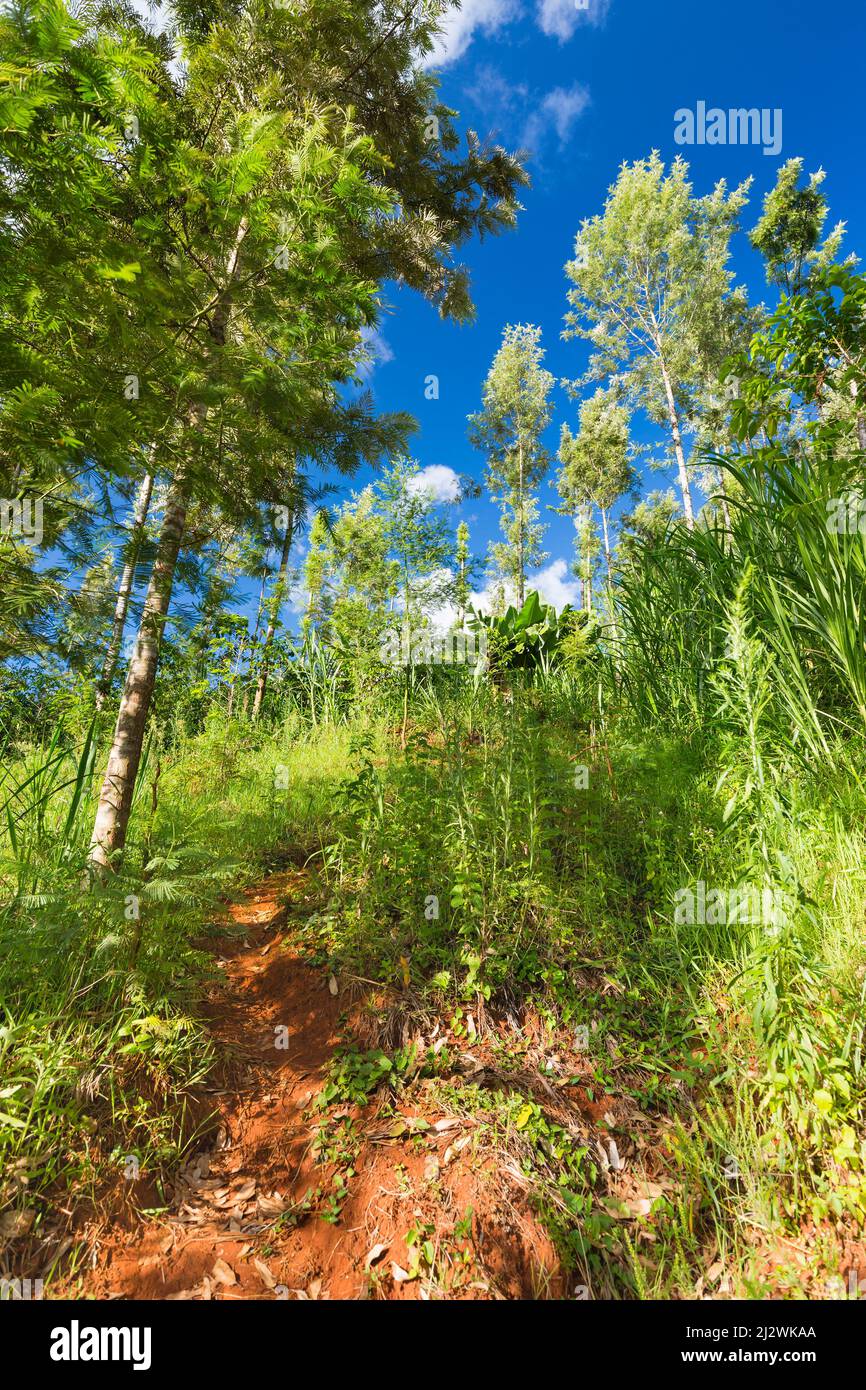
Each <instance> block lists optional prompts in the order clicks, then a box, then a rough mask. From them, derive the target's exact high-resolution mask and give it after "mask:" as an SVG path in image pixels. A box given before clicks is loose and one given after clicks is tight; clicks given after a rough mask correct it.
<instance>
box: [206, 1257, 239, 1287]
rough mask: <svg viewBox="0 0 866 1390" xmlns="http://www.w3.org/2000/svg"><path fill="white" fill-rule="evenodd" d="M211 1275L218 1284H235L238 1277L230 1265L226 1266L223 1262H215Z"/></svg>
mask: <svg viewBox="0 0 866 1390" xmlns="http://www.w3.org/2000/svg"><path fill="white" fill-rule="evenodd" d="M211 1273H212V1275H213V1277H214V1279H216V1281H217V1283H219V1284H236V1283H237V1282H238V1276H237V1275H236V1274H235V1272H234V1270H233V1269H232V1267H231V1265H227V1264H226V1262H225V1260H217V1261H216V1263H215V1264H214V1267H213V1269H212V1270H211Z"/></svg>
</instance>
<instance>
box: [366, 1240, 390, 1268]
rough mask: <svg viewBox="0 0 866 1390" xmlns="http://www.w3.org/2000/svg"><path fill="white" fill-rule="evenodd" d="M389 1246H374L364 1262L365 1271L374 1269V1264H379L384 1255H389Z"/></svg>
mask: <svg viewBox="0 0 866 1390" xmlns="http://www.w3.org/2000/svg"><path fill="white" fill-rule="evenodd" d="M387 1253H388V1246H387V1245H374V1246H373V1248H372V1250H368V1251H367V1258H366V1259H365V1261H364V1268H365V1269H372V1267H373V1265H374V1264H378V1262H379V1260H381V1258H382V1256H383V1255H387Z"/></svg>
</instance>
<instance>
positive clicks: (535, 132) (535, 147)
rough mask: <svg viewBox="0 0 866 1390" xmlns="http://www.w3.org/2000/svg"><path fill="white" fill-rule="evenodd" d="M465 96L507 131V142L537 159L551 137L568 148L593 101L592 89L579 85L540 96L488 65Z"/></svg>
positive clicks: (555, 89)
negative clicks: (554, 136)
mask: <svg viewBox="0 0 866 1390" xmlns="http://www.w3.org/2000/svg"><path fill="white" fill-rule="evenodd" d="M466 95H467V96H468V97H469V98H470V100H471V101H473V102H474V103H475V105H476V106H477V107H478V109H479V110H480V111H483V112H484V115H485V117H486V118H487V119H488V120H490V121H492V122H493V123H494V124H495V125H496V126H498V127H500V128H502V129H504V131H505V132H506V138H507V139H509V140H512V141H514V142H516V143H517V144H519V145H520V146H521V147H522V148H523V149H527V150H529V152H530V154H535V155H538V154H539V153H540V152H541V150H542V147H543V145H544V143H545V140H546V139H547V137H548V136H549V135H551V134H555V135H556V136H557V138H558V140H559V143H560V145H565V144H567V142H568V140H569V138H570V136H571V133H572V130H573V129H574V126H575V124H576V122H577V120H578V119H579V117H580V116H582V115H583V112H584V111H585V110H586V108H587V107H588V106H589V104H590V100H591V98H590V94H589V89H588V88H587V87H584V86H583V85H582V84H581V83H580V82H575V83H573V84H572V85H571V86H570V87H553V88H552V89H551V90H550V91H549V92H537V91H532V90H531V88H529V87H528V86H527V85H526V83H525V82H509V81H508V79H507V78H506V77H504V76H503V74H502V73H501V72H499V71H498V70H497V69H496V68H494V67H490V66H489V65H487V64H484V65H482V66H480V67H478V69H477V70H476V73H475V79H474V82H473V84H472V86H470V87H467V88H466ZM527 111H528V112H529V113H530V114H529V115H528V116H527V115H526V112H527Z"/></svg>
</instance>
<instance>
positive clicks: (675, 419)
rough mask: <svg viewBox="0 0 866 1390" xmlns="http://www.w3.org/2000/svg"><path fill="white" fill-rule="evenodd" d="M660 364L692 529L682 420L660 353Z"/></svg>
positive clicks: (682, 490) (690, 522)
mask: <svg viewBox="0 0 866 1390" xmlns="http://www.w3.org/2000/svg"><path fill="white" fill-rule="evenodd" d="M659 366H660V367H661V373H662V381H663V382H664V387H665V397H666V399H667V403H668V419H669V420H670V426H671V434H672V435H673V441H674V453H675V454H676V459H677V474H678V476H679V483H680V492H681V493H682V495H683V510H684V512H685V514H686V525H687V526H688V528H689V530H690V531H694V529H695V512H694V508H693V506H692V494H691V490H690V488H689V475H688V473H687V472H686V457H685V454H684V453H683V438H682V435H681V433H680V421H679V416H678V415H677V406H676V401H675V400H674V392H673V387H672V386H671V379H670V377H669V375H668V369H667V367H666V365H665V360H664V358H663V357H662V356H661V353H659Z"/></svg>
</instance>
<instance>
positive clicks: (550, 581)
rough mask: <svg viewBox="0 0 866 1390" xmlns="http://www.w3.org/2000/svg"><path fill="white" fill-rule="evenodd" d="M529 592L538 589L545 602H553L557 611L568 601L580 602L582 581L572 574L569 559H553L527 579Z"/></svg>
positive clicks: (572, 602)
mask: <svg viewBox="0 0 866 1390" xmlns="http://www.w3.org/2000/svg"><path fill="white" fill-rule="evenodd" d="M526 588H527V592H529V591H531V590H532V589H537V590H538V592H539V594H540V595H541V597H542V599H543V600H544V602H545V603H552V604H553V606H554V608H555V609H556V611H557V613H558V612H559V611H560V609H562V608H564V607H565V605H566V604H567V603H571V604H576V603H579V602H580V583H579V582H578V580H577V579H576V578H575V576H574V575H572V574H571V572H570V570H569V567H568V561H567V560H552V561H551V563H550V564H549V565H547V566H546V567H545V568H544V569H543V570H538V571H537V573H536V574H531V575H530V576H529V578H528V579H527V581H526Z"/></svg>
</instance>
